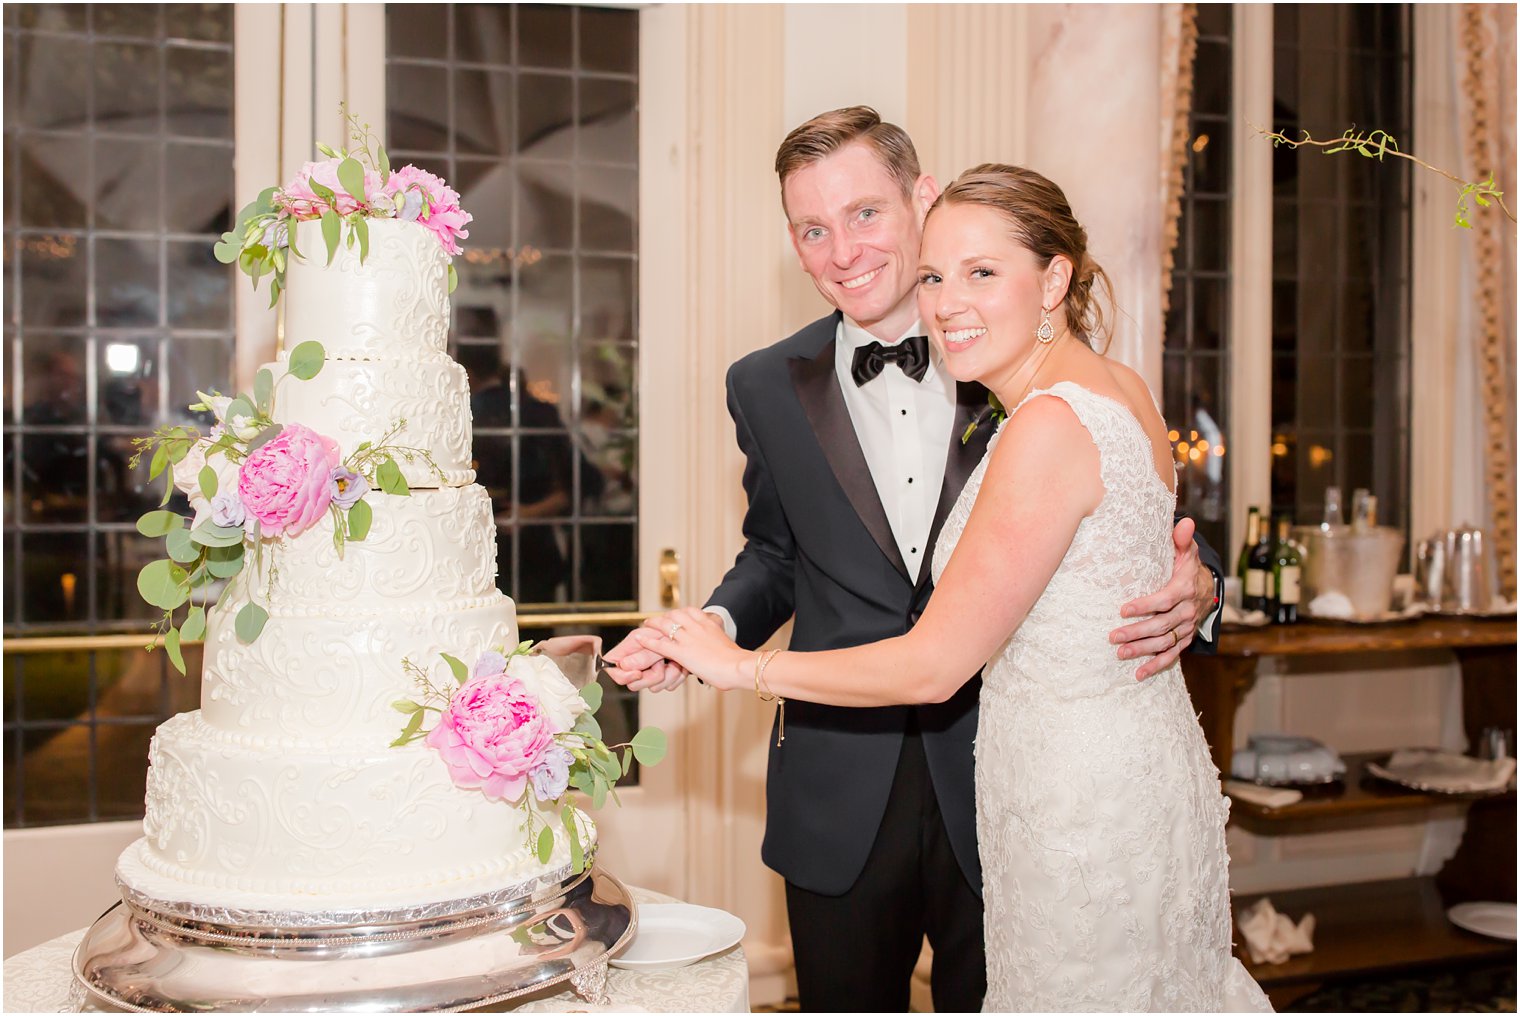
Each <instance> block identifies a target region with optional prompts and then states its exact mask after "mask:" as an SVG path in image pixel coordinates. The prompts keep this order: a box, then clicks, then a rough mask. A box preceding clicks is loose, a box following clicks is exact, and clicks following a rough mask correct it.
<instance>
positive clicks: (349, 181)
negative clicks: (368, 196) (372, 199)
mask: <svg viewBox="0 0 1520 1016" xmlns="http://www.w3.org/2000/svg"><path fill="white" fill-rule="evenodd" d="M338 182H339V183H341V184H342V185H343V189H344V190H346V191H348V193H349V194H350V195H351V196H352V197H355V198H358V199H359V200H360V201H363V200H364V167H363V166H361V165H359V160H358V159H355V158H352V157H350V158H347V159H344V160H343V161H342V162H340V163H338Z"/></svg>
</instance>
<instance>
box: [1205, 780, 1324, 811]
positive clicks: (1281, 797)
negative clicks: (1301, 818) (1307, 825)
mask: <svg viewBox="0 0 1520 1016" xmlns="http://www.w3.org/2000/svg"><path fill="white" fill-rule="evenodd" d="M1224 792H1225V793H1226V794H1229V795H1230V796H1231V797H1238V798H1240V799H1241V800H1242V801H1248V802H1250V803H1251V804H1254V805H1257V806H1259V807H1262V808H1285V807H1287V806H1288V805H1290V804H1297V803H1298V802H1299V801H1302V800H1303V799H1304V792H1303V791H1302V790H1293V789H1290V788H1287V787H1262V786H1258V785H1257V784H1255V783H1242V782H1241V781H1239V780H1225V782H1224Z"/></svg>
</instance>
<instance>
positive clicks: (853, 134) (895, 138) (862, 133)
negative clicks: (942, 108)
mask: <svg viewBox="0 0 1520 1016" xmlns="http://www.w3.org/2000/svg"><path fill="white" fill-rule="evenodd" d="M856 141H859V142H861V143H862V144H865V145H867V146H868V147H869V148H870V149H871V151H873V152H875V153H876V157H877V158H878V159H880V160H881V164H882V165H883V166H885V167H886V169H887V172H889V173H891V174H892V176H893V178H894V179H896V180H897V182H898V185H899V186H901V187H902V192H903V197H906V198H911V197H912V194H913V185H914V184H916V183H917V182H918V177H919V169H918V152H916V151H915V150H914V148H913V139H912V138H910V137H908V132H907V131H905V130H903V129H902V128H901V127H899V126H897V124H895V123H884V122H883V121H882V119H881V114H880V113H878V112H876V110H874V109H872V108H871V107H870V106H846V107H845V108H844V109H834V110H830V111H829V112H827V113H820V114H818V115H817V116H815V117H813V119H811V120H809V121H808V122H807V123H805V124H803V125H802V126H800V127H798V128H796V129H794V130H793V131H792V132H791V133H790V134H788V135H787V136H786V140H784V141H782V142H781V147H780V148H778V149H776V175H777V176H778V177H780V179H781V186H782V188H783V192H784V188H785V187H786V178H787V177H789V176H791V175H792V174H793V173H795V172H797V171H798V170H799V169H806V168H807V167H808V166H811V165H812V164H813V163H815V162H818V161H820V160H822V159H824V158H826V157H827V156H829V155H832V154H833V153H835V152H837V151H839V149H841V148H843V147H844V146H845V145H848V144H850V143H852V142H856Z"/></svg>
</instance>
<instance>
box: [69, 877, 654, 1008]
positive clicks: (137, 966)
mask: <svg viewBox="0 0 1520 1016" xmlns="http://www.w3.org/2000/svg"><path fill="white" fill-rule="evenodd" d="M122 888H123V900H122V902H121V903H118V904H116V905H115V906H113V907H112V908H111V909H110V910H108V911H106V912H105V914H103V915H102V916H101V918H100V919H99V920H98V921H96V922H95V924H94V925H93V926H92V927H91V928H90V930H89V931H88V932H86V933H85V936H84V939H83V940H82V941H81V942H80V944H79V948H78V950H77V951H76V952H75V953H74V976H75V978H76V979H77V982H78V984H79V985H80V986H82V987H83V988H84V989H85V990H86V991H88V992H89V993H90V994H92V995H95V996H97V997H99V998H100V999H103V1000H104V1001H106V1002H109V1003H111V1004H112V1005H116V1006H120V1007H122V1008H125V1009H130V1010H135V1011H138V1012H205V1011H208V1010H220V1011H225V1012H264V1011H270V1012H333V1011H337V1012H402V1011H405V1012H419V1011H425V1012H450V1011H456V1010H460V1009H468V1008H472V1007H475V1006H482V1005H490V1004H493V1003H496V1002H501V1001H504V1000H506V999H511V998H516V997H518V996H521V995H526V994H530V993H532V992H535V991H538V990H540V989H542V988H545V987H547V986H549V985H552V984H557V983H560V982H563V981H569V982H570V984H571V986H572V987H573V988H574V989H575V991H576V993H577V994H578V995H580V996H581V997H582V998H584V999H586V1000H587V1001H588V1002H591V1003H594V1004H606V1002H607V997H606V984H607V960H608V958H609V957H610V956H611V955H612V954H613V953H614V952H616V951H617V950H618V949H620V948H621V947H622V946H623V945H624V944H625V943H627V942H628V941H629V940H630V939H631V938H632V937H633V934H634V932H635V930H636V929H637V926H638V918H637V916H636V913H637V912H636V910H635V908H634V903H633V898H632V897H631V896H630V895H629V893H628V890H627V889H626V888H625V887H624V886H623V884H622V883H621V882H619V881H618V880H617V879H616V878H613V877H612V876H611V875H609V874H607V873H606V872H604V871H602V870H601V869H600V868H598V867H596V866H594V865H593V866H592V868H591V869H590V870H589V871H585V872H582V873H581V874H579V875H575V876H571V877H566V878H563V879H561V880H558V881H550V882H548V883H547V884H545V885H543V886H541V887H540V888H538V889H536V890H535V891H532V892H530V893H527V894H521V893H519V894H518V895H517V896H515V898H511V899H506V898H503V897H504V896H505V895H506V893H505V892H503V893H497V894H494V895H493V896H484V897H473V898H471V899H467V900H457V901H453V903H443V904H436V903H435V904H430V905H429V906H427V907H426V908H422V909H417V908H412V909H405V910H393V911H380V912H374V911H334V912H330V913H327V914H312V913H309V912H289V913H287V912H282V911H227V910H213V909H208V908H205V907H204V906H201V905H197V904H193V903H183V902H175V901H165V900H153V899H149V898H147V897H144V896H143V895H141V894H140V893H136V892H134V891H133V890H131V889H130V888H129V887H126V886H123V887H122ZM518 888H521V887H518Z"/></svg>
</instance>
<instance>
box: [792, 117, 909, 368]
mask: <svg viewBox="0 0 1520 1016" xmlns="http://www.w3.org/2000/svg"><path fill="white" fill-rule="evenodd" d="M936 193H937V190H936V188H935V185H934V181H933V180H932V179H931V178H929V177H927V176H925V177H920V178H919V181H918V183H917V184H916V185H915V187H914V193H913V195H912V197H911V198H910V197H909V196H908V195H905V194H904V193H903V190H902V185H901V184H900V183H899V182H898V181H897V179H896V178H895V177H894V176H893V175H892V174H891V173H890V172H888V170H887V168H886V166H884V165H883V164H882V161H881V159H880V157H878V156H877V154H876V153H875V152H874V151H873V150H872V149H871V148H870V147H868V146H867V145H865V144H861V143H855V144H849V145H846V146H844V147H843V148H841V149H839V150H838V151H836V152H833V153H832V154H830V155H828V156H826V157H824V158H823V159H820V160H819V161H817V162H815V163H813V164H811V165H809V166H806V167H804V168H802V169H799V170H797V171H796V172H794V173H792V174H791V175H790V176H788V177H787V178H786V182H785V183H784V184H783V185H782V188H781V198H782V204H783V205H784V207H785V209H786V216H787V223H788V225H789V227H790V230H791V237H792V246H793V247H794V248H795V249H796V251H797V257H798V259H799V260H800V261H801V262H802V268H803V270H804V271H806V272H807V273H808V275H809V276H810V277H811V278H812V280H813V285H815V286H817V287H818V292H819V293H821V294H823V298H824V299H825V300H827V301H828V302H829V303H831V304H833V305H834V306H835V307H838V308H839V309H840V310H841V311H843V312H844V313H845V314H846V315H848V316H849V318H850V319H851V320H853V321H855V322H856V323H857V324H859V325H860V326H862V327H863V328H866V329H868V330H875V329H876V328H878V327H880V328H881V329H882V330H883V331H885V332H890V333H892V334H887V335H881V336H878V337H881V338H885V339H886V340H887V341H892V340H895V339H896V338H897V336H898V334H900V333H901V331H902V330H903V329H906V328H907V327H908V326H909V325H910V324H911V323H912V321H913V316H914V314H915V313H916V308H915V306H914V301H913V292H914V287H915V285H916V283H917V274H916V270H917V266H918V244H919V240H920V238H921V237H922V235H923V222H924V214H925V212H927V211H928V208H929V205H930V204H931V203H932V202H933V200H934V197H935V195H936Z"/></svg>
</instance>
